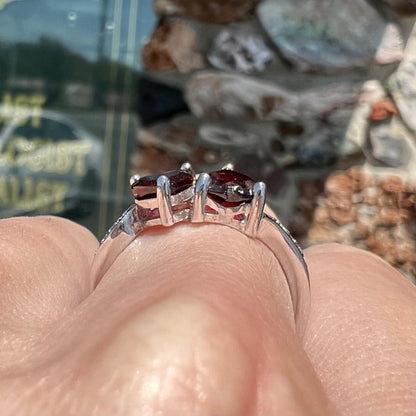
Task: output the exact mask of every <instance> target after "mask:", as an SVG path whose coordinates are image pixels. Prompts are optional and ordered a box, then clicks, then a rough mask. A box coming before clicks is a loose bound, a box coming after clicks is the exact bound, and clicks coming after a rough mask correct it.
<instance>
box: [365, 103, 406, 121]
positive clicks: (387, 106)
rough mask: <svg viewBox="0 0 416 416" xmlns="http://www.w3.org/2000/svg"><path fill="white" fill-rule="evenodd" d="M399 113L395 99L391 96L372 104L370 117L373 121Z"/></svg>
mask: <svg viewBox="0 0 416 416" xmlns="http://www.w3.org/2000/svg"><path fill="white" fill-rule="evenodd" d="M398 113H399V111H398V109H397V107H396V105H395V104H394V103H393V101H392V100H390V98H383V99H382V100H380V101H377V102H376V103H374V104H373V105H372V106H371V114H370V116H369V119H370V120H371V121H381V120H385V119H386V118H390V117H391V116H393V115H395V114H398Z"/></svg>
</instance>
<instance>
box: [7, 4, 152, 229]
mask: <svg viewBox="0 0 416 416" xmlns="http://www.w3.org/2000/svg"><path fill="white" fill-rule="evenodd" d="M154 24H155V16H154V14H153V11H152V5H151V1H148V0H59V1H55V0H1V1H0V195H1V197H0V218H4V217H8V216H12V215H36V214H57V215H62V216H67V217H69V218H71V219H74V220H76V221H78V222H80V223H81V224H83V225H85V226H87V227H88V228H90V229H91V230H92V231H93V232H94V233H95V234H96V235H97V236H99V237H101V236H103V234H104V232H105V231H106V229H107V228H108V227H109V226H110V225H111V224H112V223H113V221H114V218H117V217H118V215H119V213H120V212H122V210H123V209H124V208H126V207H127V206H128V205H129V204H130V203H131V195H130V190H129V187H128V178H129V176H130V174H131V167H130V166H131V161H130V155H131V154H132V150H133V149H135V148H136V146H137V144H136V140H137V127H138V125H139V124H140V120H139V117H138V113H137V103H136V94H137V83H138V78H139V77H140V73H141V58H140V56H141V53H140V50H141V47H142V45H143V42H144V41H145V39H146V38H147V37H148V36H149V33H150V31H151V30H152V28H153V26H154ZM29 188H30V189H31V193H30V195H29V191H28V189H29ZM51 201H52V202H51Z"/></svg>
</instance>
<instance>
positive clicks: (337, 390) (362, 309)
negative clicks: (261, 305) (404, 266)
mask: <svg viewBox="0 0 416 416" xmlns="http://www.w3.org/2000/svg"><path fill="white" fill-rule="evenodd" d="M306 258H307V261H308V264H309V267H310V272H311V286H312V308H311V315H310V319H309V322H308V329H307V331H306V334H305V340H306V347H305V348H306V351H307V353H308V355H309V357H310V358H311V360H312V363H313V364H314V367H315V369H316V371H317V373H318V375H319V377H320V378H321V380H322V383H323V384H324V386H325V389H326V391H327V393H328V395H329V397H330V399H331V400H332V401H333V402H334V403H335V405H336V406H337V408H338V409H339V410H340V411H341V413H343V414H365V415H383V414H386V415H392V414H400V415H405V414H409V415H410V414H414V412H415V408H416V391H415V386H416V385H415V379H416V363H415V351H416V339H415V338H416V336H415V327H416V325H415V324H416V322H415V318H416V313H415V312H416V303H415V300H416V296H415V286H414V285H413V284H412V283H410V281H408V280H407V279H406V278H405V277H403V276H402V275H401V274H400V273H399V272H398V271H396V270H395V269H393V268H392V267H390V266H389V265H387V263H385V262H383V261H382V260H381V259H379V258H378V257H376V256H374V255H372V254H369V253H366V252H364V251H361V250H357V249H354V248H350V247H343V246H339V245H325V246H317V247H313V248H312V249H309V250H307V251H306Z"/></svg>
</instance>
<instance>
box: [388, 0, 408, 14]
mask: <svg viewBox="0 0 416 416" xmlns="http://www.w3.org/2000/svg"><path fill="white" fill-rule="evenodd" d="M382 2H383V3H386V4H388V5H389V6H390V7H391V8H392V9H393V10H394V11H395V12H397V13H398V14H400V15H403V16H412V15H415V14H416V1H415V0H382Z"/></svg>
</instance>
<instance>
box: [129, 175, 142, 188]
mask: <svg viewBox="0 0 416 416" xmlns="http://www.w3.org/2000/svg"><path fill="white" fill-rule="evenodd" d="M139 179H140V175H139V174H138V173H136V174H134V175H133V176H131V177H130V186H133V184H134V183H135V182H137V181H138V180H139Z"/></svg>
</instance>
